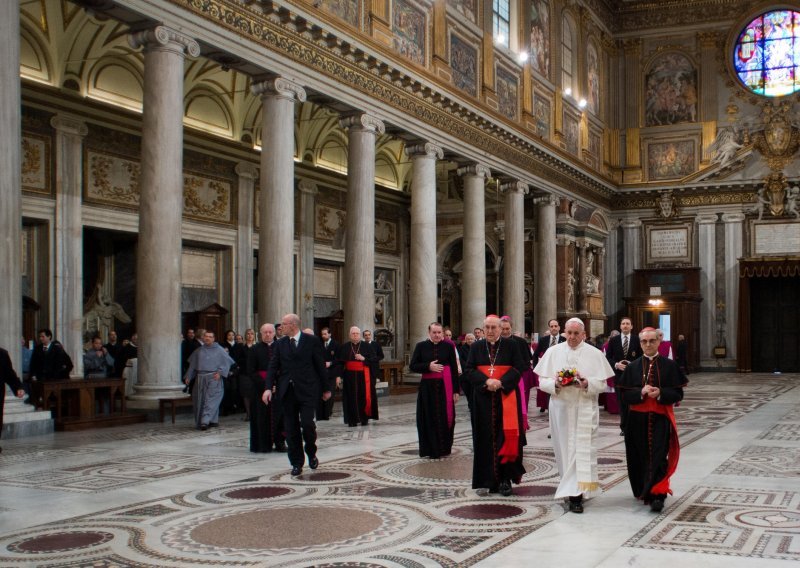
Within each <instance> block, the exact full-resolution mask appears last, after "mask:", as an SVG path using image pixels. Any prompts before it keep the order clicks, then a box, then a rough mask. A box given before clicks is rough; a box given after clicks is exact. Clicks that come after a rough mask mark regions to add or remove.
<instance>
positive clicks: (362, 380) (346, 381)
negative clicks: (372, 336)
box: [336, 326, 378, 427]
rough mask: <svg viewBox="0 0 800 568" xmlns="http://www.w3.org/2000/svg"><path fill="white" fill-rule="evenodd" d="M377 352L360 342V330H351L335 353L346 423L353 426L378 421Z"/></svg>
mask: <svg viewBox="0 0 800 568" xmlns="http://www.w3.org/2000/svg"><path fill="white" fill-rule="evenodd" d="M374 362H375V353H373V351H372V349H371V348H370V346H369V345H368V344H367V342H366V341H362V340H361V330H360V329H359V328H357V327H355V326H353V327H351V328H350V341H346V342H345V343H343V344H342V345H341V346H340V347H339V351H338V352H337V353H336V377H337V378H336V385H337V386H340V387H341V388H342V410H343V414H344V422H345V424H347V425H348V426H350V427H355V426H358V425H359V423H360V424H361V425H362V426H366V425H367V424H368V423H369V419H370V418H372V419H373V420H377V419H378V396H377V393H376V392H375V378H374V377H373V376H372V373H373V363H374Z"/></svg>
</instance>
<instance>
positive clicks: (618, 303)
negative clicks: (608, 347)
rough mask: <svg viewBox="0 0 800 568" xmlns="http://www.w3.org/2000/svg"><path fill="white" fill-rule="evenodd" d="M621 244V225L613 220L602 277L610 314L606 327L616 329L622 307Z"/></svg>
mask: <svg viewBox="0 0 800 568" xmlns="http://www.w3.org/2000/svg"><path fill="white" fill-rule="evenodd" d="M618 244H619V226H618V224H617V221H615V220H614V221H612V222H611V230H610V231H609V233H608V237H606V248H605V252H606V262H605V263H604V264H605V268H604V271H603V273H602V274H600V278H601V279H602V284H601V285H602V288H601V290H602V291H603V305H604V306H605V313H606V314H608V316H609V321H608V323H609V324H610V327H608V326H607V327H606V329H614V326H615V325H616V322H615V321H613V318H615V317H616V316H617V314H618V312H619V311H620V310H621V309H622V288H623V287H622V286H620V275H619V269H618V263H617V246H618Z"/></svg>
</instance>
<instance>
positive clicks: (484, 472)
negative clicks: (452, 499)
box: [464, 339, 525, 490]
mask: <svg viewBox="0 0 800 568" xmlns="http://www.w3.org/2000/svg"><path fill="white" fill-rule="evenodd" d="M490 349H491V353H490ZM492 365H493V366H495V367H500V366H507V367H509V368H508V369H507V370H505V371H501V370H500V369H498V368H495V370H494V373H493V374H492V377H491V378H494V379H498V380H500V382H501V383H502V384H503V387H502V389H501V390H498V391H495V392H492V391H489V390H487V389H486V381H487V379H488V378H489V377H488V376H487V374H485V373H484V372H482V371H481V370H480V367H481V366H485V367H490V366H492ZM522 365H523V361H522V356H521V354H520V352H519V349H518V348H517V347H516V345H515V344H514V343H513V342H511V341H509V340H508V339H499V340H498V341H497V343H495V345H494V346H490V345H489V343H488V342H487V341H486V340H485V339H481V340H480V341H476V342H475V343H473V344H472V348H471V349H470V351H469V358H468V359H467V362H466V365H465V366H464V375H465V376H466V377H467V379H468V380H469V382H470V384H471V385H472V446H473V452H474V459H473V463H472V488H473V489H478V488H481V487H483V488H488V489H490V490H496V489H497V486H498V485H499V483H500V482H501V481H503V480H511V481H513V482H514V483H519V482H520V481H521V479H522V476H523V474H524V473H525V467H524V466H523V465H522V448H523V446H524V445H525V429H524V425H523V421H522V406H521V400H520V396H519V394H520V393H519V390H518V386H519V379H520V373H519V369H520V367H522ZM501 372H502V374H501ZM504 396H507V397H512V398H507V399H504ZM514 399H515V400H514ZM513 402H515V403H516V404H515V405H513V407H515V410H516V414H517V417H516V424H517V426H516V431H515V432H509V434H511V435H512V436H515V437H516V441H515V440H514V439H513V438H511V437H509V443H510V444H513V445H514V446H515V449H516V458H515V459H514V460H513V461H510V462H508V463H502V461H504V458H502V457H501V455H500V454H501V453H502V449H503V446H504V443H505V442H506V438H507V434H506V433H505V432H504V431H503V412H504V407H506V408H510V407H512V406H511V405H512V403H513ZM514 442H516V443H514Z"/></svg>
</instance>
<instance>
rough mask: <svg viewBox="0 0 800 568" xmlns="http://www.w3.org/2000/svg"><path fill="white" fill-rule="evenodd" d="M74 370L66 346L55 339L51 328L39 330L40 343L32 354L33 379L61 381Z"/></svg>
mask: <svg viewBox="0 0 800 568" xmlns="http://www.w3.org/2000/svg"><path fill="white" fill-rule="evenodd" d="M70 371H72V359H70V357H69V355H67V352H66V351H64V347H63V346H62V345H61V344H60V343H59V342H58V341H54V340H53V332H52V331H50V330H49V329H40V330H39V345H37V346H36V348H35V349H34V350H33V355H32V356H31V379H34V380H40V381H59V380H63V379H68V378H69V373H70Z"/></svg>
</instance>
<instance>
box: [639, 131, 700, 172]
mask: <svg viewBox="0 0 800 568" xmlns="http://www.w3.org/2000/svg"><path fill="white" fill-rule="evenodd" d="M695 159H696V158H695V143H694V140H675V141H670V142H653V143H650V144H648V146H647V172H648V177H649V179H650V180H652V181H658V180H668V179H679V178H682V177H684V176H687V175H689V174H691V173H692V172H694V171H695V169H696V168H695Z"/></svg>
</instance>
